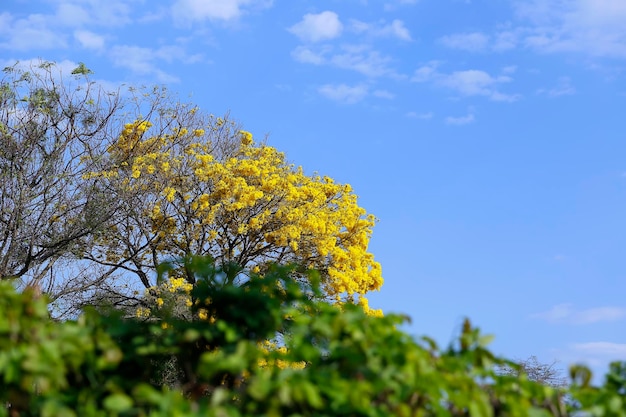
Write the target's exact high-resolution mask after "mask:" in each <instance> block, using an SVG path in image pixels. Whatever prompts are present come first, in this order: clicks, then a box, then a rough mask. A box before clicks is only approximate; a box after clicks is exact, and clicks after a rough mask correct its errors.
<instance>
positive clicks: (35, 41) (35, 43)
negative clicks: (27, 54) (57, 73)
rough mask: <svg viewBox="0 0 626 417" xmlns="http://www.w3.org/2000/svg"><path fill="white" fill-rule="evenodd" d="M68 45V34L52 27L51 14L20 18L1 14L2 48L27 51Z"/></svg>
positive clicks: (0, 35) (0, 43)
mask: <svg viewBox="0 0 626 417" xmlns="http://www.w3.org/2000/svg"><path fill="white" fill-rule="evenodd" d="M67 46H68V43H67V34H65V33H63V32H62V31H59V30H55V29H54V28H53V27H51V19H50V16H46V15H42V14H31V15H28V16H26V17H24V18H19V19H18V18H15V17H14V16H13V15H11V14H9V13H2V14H0V48H3V49H9V50H17V51H27V50H41V49H54V48H66V47H67Z"/></svg>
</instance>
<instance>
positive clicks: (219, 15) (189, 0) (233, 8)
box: [171, 0, 273, 23]
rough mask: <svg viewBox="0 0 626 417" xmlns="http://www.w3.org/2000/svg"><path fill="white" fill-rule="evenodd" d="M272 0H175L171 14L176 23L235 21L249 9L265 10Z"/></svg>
mask: <svg viewBox="0 0 626 417" xmlns="http://www.w3.org/2000/svg"><path fill="white" fill-rule="evenodd" d="M272 4H273V1H272V0H219V1H206V0H176V1H175V2H174V4H173V5H172V8H171V13H172V16H173V17H174V19H175V20H176V21H177V22H178V23H185V22H193V21H203V20H214V21H232V20H237V19H239V18H240V17H241V15H242V14H244V13H245V11H246V10H247V9H250V8H267V7H270V6H272Z"/></svg>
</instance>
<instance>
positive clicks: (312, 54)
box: [291, 45, 395, 78]
mask: <svg viewBox="0 0 626 417" xmlns="http://www.w3.org/2000/svg"><path fill="white" fill-rule="evenodd" d="M291 56H292V58H293V59H295V60H296V61H298V62H301V63H303V64H313V65H329V66H333V67H336V68H341V69H346V70H351V71H356V72H359V73H361V74H363V75H365V76H367V77H371V78H375V77H381V76H386V75H387V76H394V75H395V73H394V71H393V70H392V69H391V67H390V64H391V61H392V60H391V58H390V57H388V56H386V55H382V54H381V53H380V52H378V51H377V50H375V49H372V48H371V47H369V46H367V45H343V46H341V47H340V48H336V47H333V46H331V45H322V46H319V45H317V46H303V45H301V46H298V47H297V48H295V49H294V50H293V51H292V52H291Z"/></svg>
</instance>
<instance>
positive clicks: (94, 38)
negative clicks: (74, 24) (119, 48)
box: [74, 30, 104, 50]
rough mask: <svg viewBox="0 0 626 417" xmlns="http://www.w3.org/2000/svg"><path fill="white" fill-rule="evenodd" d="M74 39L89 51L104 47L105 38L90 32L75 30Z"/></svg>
mask: <svg viewBox="0 0 626 417" xmlns="http://www.w3.org/2000/svg"><path fill="white" fill-rule="evenodd" d="M74 38H75V39H76V40H77V41H78V42H79V43H80V44H81V46H82V47H83V48H87V49H96V50H99V49H102V48H103V47H104V36H101V35H98V34H97V33H94V32H91V31H89V30H75V31H74Z"/></svg>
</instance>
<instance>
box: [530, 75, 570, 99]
mask: <svg viewBox="0 0 626 417" xmlns="http://www.w3.org/2000/svg"><path fill="white" fill-rule="evenodd" d="M537 94H542V95H546V96H548V97H550V98H556V97H561V96H571V95H573V94H576V89H575V88H574V87H573V86H572V83H571V80H570V78H569V77H561V78H559V80H558V82H557V85H556V86H554V87H552V88H541V89H539V90H537Z"/></svg>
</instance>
